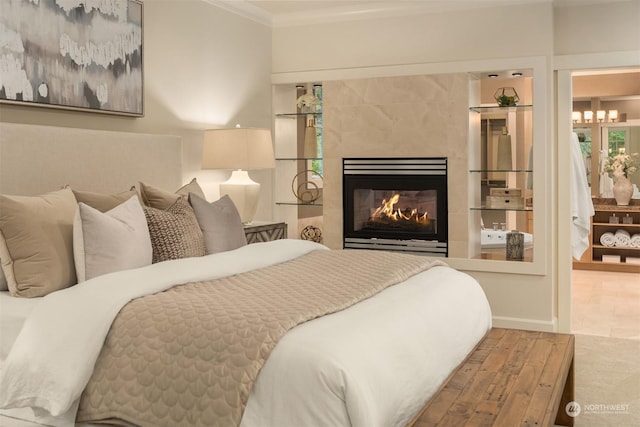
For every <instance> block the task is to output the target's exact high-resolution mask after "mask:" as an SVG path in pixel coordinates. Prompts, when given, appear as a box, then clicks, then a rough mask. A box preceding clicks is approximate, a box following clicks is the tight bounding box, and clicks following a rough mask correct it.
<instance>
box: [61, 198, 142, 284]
mask: <svg viewBox="0 0 640 427" xmlns="http://www.w3.org/2000/svg"><path fill="white" fill-rule="evenodd" d="M73 257H74V261H75V265H76V274H77V276H78V282H83V281H85V280H89V279H91V278H94V277H97V276H101V275H103V274H107V273H112V272H115V271H121V270H128V269H131V268H137V267H143V266H145V265H149V264H151V260H152V257H153V252H152V248H151V238H150V237H149V228H148V227H147V220H146V217H145V215H144V211H143V209H142V206H141V205H140V202H139V201H138V197H137V196H133V197H131V198H130V199H129V200H127V201H126V202H124V203H122V204H121V205H118V206H116V207H115V208H113V209H111V210H110V211H107V212H105V213H102V212H100V211H99V210H97V209H94V208H92V207H91V206H89V205H86V204H84V203H79V204H78V211H77V213H76V217H75V221H74V224H73Z"/></svg>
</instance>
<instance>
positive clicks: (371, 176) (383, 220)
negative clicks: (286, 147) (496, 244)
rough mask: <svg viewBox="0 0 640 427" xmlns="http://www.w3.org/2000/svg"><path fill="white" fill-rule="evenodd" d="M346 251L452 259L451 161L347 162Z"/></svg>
mask: <svg viewBox="0 0 640 427" xmlns="http://www.w3.org/2000/svg"><path fill="white" fill-rule="evenodd" d="M342 164H343V168H342V170H343V175H342V176H343V198H344V200H343V212H344V221H343V225H344V228H343V239H344V245H343V246H344V248H351V249H381V250H391V251H403V252H416V253H422V254H425V255H431V256H447V255H448V248H447V241H448V229H447V159H446V158H444V157H438V158H387V159H383V158H375V159H374V158H370V159H354V158H352V159H344V160H343V163H342Z"/></svg>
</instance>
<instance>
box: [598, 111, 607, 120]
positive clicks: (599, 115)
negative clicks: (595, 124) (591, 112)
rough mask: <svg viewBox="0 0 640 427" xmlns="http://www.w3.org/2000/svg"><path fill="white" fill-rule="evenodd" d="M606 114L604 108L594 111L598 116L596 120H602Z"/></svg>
mask: <svg viewBox="0 0 640 427" xmlns="http://www.w3.org/2000/svg"><path fill="white" fill-rule="evenodd" d="M606 114H607V113H606V112H605V111H604V110H598V111H596V117H597V118H598V120H604V117H605V115H606Z"/></svg>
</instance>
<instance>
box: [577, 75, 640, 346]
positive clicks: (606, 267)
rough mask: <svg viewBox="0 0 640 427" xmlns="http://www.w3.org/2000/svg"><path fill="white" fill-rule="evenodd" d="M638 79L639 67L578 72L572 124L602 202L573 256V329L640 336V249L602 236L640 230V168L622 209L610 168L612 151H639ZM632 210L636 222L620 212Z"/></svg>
mask: <svg viewBox="0 0 640 427" xmlns="http://www.w3.org/2000/svg"><path fill="white" fill-rule="evenodd" d="M625 82H628V83H626V84H625ZM638 82H640V70H638V69H610V70H597V71H592V70H589V71H580V72H574V73H572V76H571V86H572V90H573V98H572V105H571V107H572V116H571V118H572V123H573V127H572V131H573V132H574V133H575V134H576V136H577V137H578V141H579V143H580V151H581V153H582V156H583V162H584V173H585V174H586V181H587V183H588V185H589V187H590V193H591V196H592V201H593V204H594V207H595V209H596V215H595V216H594V217H593V220H592V226H591V233H590V235H589V247H588V248H587V250H585V252H584V253H583V255H582V257H581V258H580V259H579V260H576V259H575V258H574V260H573V263H572V267H573V268H572V271H571V278H570V280H571V284H570V291H571V292H570V294H571V302H570V306H571V308H572V310H571V328H570V332H572V333H579V334H586V335H599V336H609V337H618V338H627V339H640V264H634V263H635V262H638V261H640V248H637V250H636V248H634V247H631V246H630V245H628V244H620V243H618V244H617V245H616V243H615V242H614V243H612V244H611V247H609V240H607V239H603V238H602V237H603V235H604V234H612V235H614V237H615V236H617V235H618V232H621V231H624V232H625V233H627V234H630V235H634V234H638V235H640V190H638V187H640V171H638V173H635V174H630V176H629V178H630V179H631V180H632V182H633V183H634V184H635V189H634V190H635V191H634V196H633V197H634V199H632V201H631V203H630V206H629V207H628V208H627V207H625V208H624V209H622V208H620V209H622V211H617V210H618V209H619V207H618V206H617V205H616V202H615V200H614V199H613V194H612V188H613V180H612V179H611V177H610V176H609V175H610V174H608V173H606V170H607V169H606V165H607V164H608V163H610V161H611V160H609V159H612V158H613V156H616V155H624V154H631V153H636V152H640V84H639V83H638ZM636 134H637V141H636V136H635V135H636ZM636 181H637V182H636ZM616 214H617V216H618V218H616ZM572 215H573V214H572ZM625 215H626V217H627V218H626V219H629V218H631V221H632V222H635V223H636V224H632V225H629V224H628V221H625V223H623V221H624V219H623V218H619V217H620V216H623V217H624V216H625ZM634 219H635V221H633V220H634ZM614 233H615V234H614Z"/></svg>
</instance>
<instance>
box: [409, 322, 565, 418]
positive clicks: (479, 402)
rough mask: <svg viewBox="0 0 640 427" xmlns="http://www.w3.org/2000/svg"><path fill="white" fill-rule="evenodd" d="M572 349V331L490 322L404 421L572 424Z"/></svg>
mask: <svg viewBox="0 0 640 427" xmlns="http://www.w3.org/2000/svg"><path fill="white" fill-rule="evenodd" d="M573 355H574V337H573V335H569V334H556V333H549V332H533V331H522V330H514V329H500V328H493V329H491V330H490V331H489V332H488V334H487V336H486V337H485V338H484V339H483V340H482V341H481V342H480V343H479V344H478V345H477V346H476V348H475V349H474V351H473V352H471V353H470V355H469V356H468V357H467V359H466V360H465V361H464V362H463V363H462V364H461V365H460V366H459V367H458V369H456V370H455V371H454V372H453V373H452V374H451V375H450V376H449V378H448V379H447V380H446V381H445V382H444V384H443V385H442V387H441V388H440V390H439V391H438V392H437V393H436V394H435V395H434V396H433V397H432V398H431V399H430V400H429V401H428V402H427V404H426V405H425V407H424V409H423V410H422V411H421V412H420V413H419V414H418V415H417V416H416V417H415V418H414V420H413V421H412V422H411V423H410V424H409V426H413V427H427V426H456V427H458V426H508V427H513V426H540V427H544V426H553V425H554V422H555V424H557V425H565V426H573V418H572V417H570V416H568V415H567V414H566V412H565V406H566V405H567V403H569V402H571V401H573V399H574V394H573V393H574V379H573Z"/></svg>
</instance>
